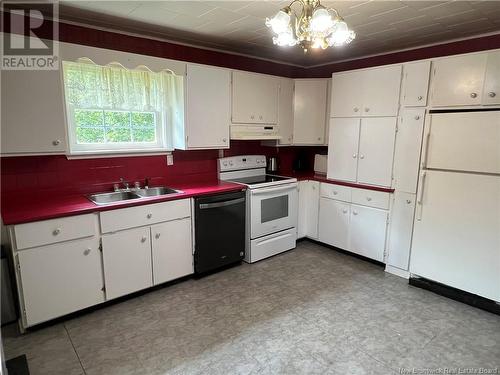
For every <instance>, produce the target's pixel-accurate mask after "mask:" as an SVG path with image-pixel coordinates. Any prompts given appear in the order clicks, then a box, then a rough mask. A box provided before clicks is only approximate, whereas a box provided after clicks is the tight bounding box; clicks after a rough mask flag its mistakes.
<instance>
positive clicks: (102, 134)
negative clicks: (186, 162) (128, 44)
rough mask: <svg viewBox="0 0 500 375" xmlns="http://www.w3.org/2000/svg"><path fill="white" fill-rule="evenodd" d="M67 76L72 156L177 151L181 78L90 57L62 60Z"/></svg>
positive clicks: (68, 120)
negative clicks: (175, 138)
mask: <svg viewBox="0 0 500 375" xmlns="http://www.w3.org/2000/svg"><path fill="white" fill-rule="evenodd" d="M63 77H64V91H65V100H66V113H67V123H68V138H69V145H70V153H71V154H72V155H85V154H108V153H136V152H142V153H145V152H146V153H150V152H162V151H163V152H165V151H170V150H172V138H173V137H172V133H173V129H174V127H175V126H176V124H177V123H182V122H183V121H184V113H183V112H184V107H183V98H184V94H183V79H182V77H179V76H176V75H174V74H173V73H172V72H171V71H161V72H152V71H151V70H149V69H148V68H147V67H144V66H141V67H138V68H136V69H126V68H125V67H123V66H122V65H121V64H118V63H111V64H108V65H106V66H101V65H96V64H94V63H93V62H92V61H90V60H89V59H86V58H82V59H79V60H78V61H77V62H70V61H65V62H63Z"/></svg>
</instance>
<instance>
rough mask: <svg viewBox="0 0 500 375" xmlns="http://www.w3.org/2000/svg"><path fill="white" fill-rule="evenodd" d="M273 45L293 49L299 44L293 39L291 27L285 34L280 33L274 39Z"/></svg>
mask: <svg viewBox="0 0 500 375" xmlns="http://www.w3.org/2000/svg"><path fill="white" fill-rule="evenodd" d="M273 43H274V44H276V45H278V46H281V47H284V46H290V47H292V46H294V45H296V44H297V40H296V39H295V38H294V37H293V34H292V29H291V27H288V29H287V30H286V31H285V32H282V33H279V34H278V36H275V37H273Z"/></svg>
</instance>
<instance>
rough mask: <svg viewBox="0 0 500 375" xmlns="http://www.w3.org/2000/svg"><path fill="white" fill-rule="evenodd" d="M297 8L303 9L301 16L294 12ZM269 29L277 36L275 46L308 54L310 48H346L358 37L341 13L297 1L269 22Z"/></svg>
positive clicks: (315, 3) (314, 2) (315, 2)
mask: <svg viewBox="0 0 500 375" xmlns="http://www.w3.org/2000/svg"><path fill="white" fill-rule="evenodd" d="M295 4H300V5H301V7H302V9H301V13H300V15H298V14H297V13H296V12H295V10H294V9H293V6H294V5H295ZM292 16H293V19H292ZM266 26H267V27H269V28H271V30H272V31H273V32H274V33H275V34H276V35H275V36H274V37H273V43H274V44H276V45H278V46H295V45H297V44H299V45H300V46H301V47H302V48H303V49H304V52H305V53H306V52H307V51H308V50H309V48H321V49H326V48H328V47H339V46H343V45H344V44H348V43H350V42H351V41H352V40H353V39H354V38H356V33H355V32H354V31H352V30H350V29H349V28H348V27H347V24H346V22H345V21H344V19H343V18H342V17H340V15H339V12H338V11H337V10H336V9H333V8H325V7H324V6H323V5H321V4H320V1H319V0H293V1H292V2H291V3H290V5H288V6H286V7H284V8H283V9H281V10H280V11H279V12H278V13H276V15H275V16H274V17H273V18H266Z"/></svg>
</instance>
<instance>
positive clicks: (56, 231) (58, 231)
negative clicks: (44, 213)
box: [52, 228, 61, 236]
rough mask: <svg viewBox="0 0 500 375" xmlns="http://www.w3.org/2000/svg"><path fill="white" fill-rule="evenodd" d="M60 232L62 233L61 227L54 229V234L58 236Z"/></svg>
mask: <svg viewBox="0 0 500 375" xmlns="http://www.w3.org/2000/svg"><path fill="white" fill-rule="evenodd" d="M59 233H61V228H56V229H54V230H53V231H52V234H53V235H54V236H57V235H58V234H59Z"/></svg>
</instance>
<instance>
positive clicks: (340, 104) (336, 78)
mask: <svg viewBox="0 0 500 375" xmlns="http://www.w3.org/2000/svg"><path fill="white" fill-rule="evenodd" d="M363 80H364V72H363V71H355V72H347V73H334V74H332V94H331V103H330V108H331V112H330V117H359V116H361V112H360V111H361V109H362V107H363Z"/></svg>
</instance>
